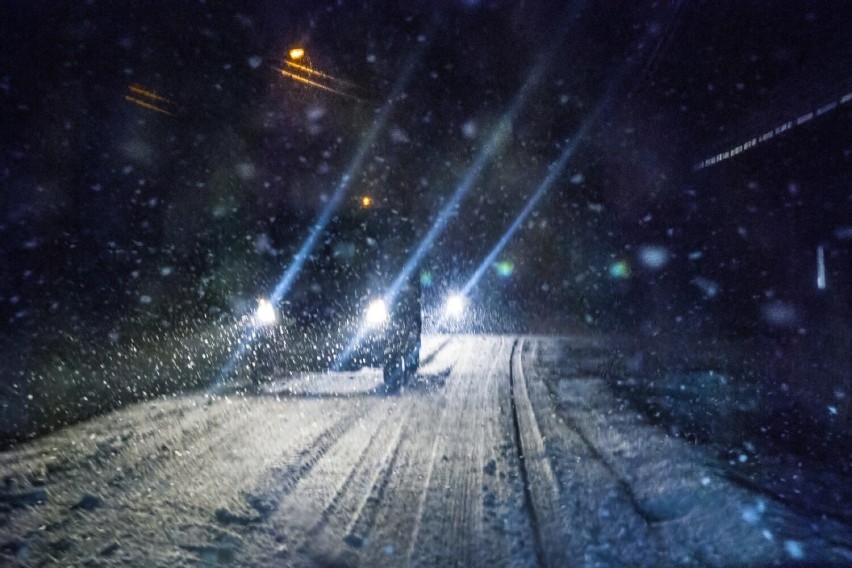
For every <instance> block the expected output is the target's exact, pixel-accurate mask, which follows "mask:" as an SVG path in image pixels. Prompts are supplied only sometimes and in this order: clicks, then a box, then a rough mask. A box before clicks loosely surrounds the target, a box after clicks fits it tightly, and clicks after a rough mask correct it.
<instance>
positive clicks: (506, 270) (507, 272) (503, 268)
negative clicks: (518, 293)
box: [494, 260, 515, 278]
mask: <svg viewBox="0 0 852 568" xmlns="http://www.w3.org/2000/svg"><path fill="white" fill-rule="evenodd" d="M494 268H496V269H497V274H499V275H500V276H502V277H503V278H508V277H509V276H511V275H512V273H513V272H515V263H513V262H512V261H510V260H501V261H500V262H498V263H497V264H495V265H494Z"/></svg>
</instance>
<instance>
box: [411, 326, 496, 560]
mask: <svg viewBox="0 0 852 568" xmlns="http://www.w3.org/2000/svg"><path fill="white" fill-rule="evenodd" d="M482 341H483V339H482V338H472V337H465V338H464V347H462V349H463V350H464V351H465V352H467V353H476V356H468V357H466V358H465V359H463V360H462V361H463V363H464V365H463V366H462V365H457V366H456V368H455V369H454V372H453V376H452V382H451V383H448V392H447V393H446V396H445V399H444V408H443V409H442V412H441V418H440V421H439V425H438V429H437V432H435V431H434V430H433V431H432V432H430V434H431V435H433V436H434V440H433V442H432V444H431V451H430V454H429V460H428V462H427V463H428V465H427V473H426V476H425V478H424V479H423V481H421V482H420V483H419V485H420V486H421V487H422V489H421V490H420V491H419V498H418V508H417V513H416V516H415V524H414V527H413V529H412V533H411V536H410V539H409V540H410V544H409V547H408V550H407V552H406V558H407V563H408V564H409V565H412V564H413V565H417V564H431V565H436V564H446V563H451V562H458V563H461V564H462V565H474V564H487V563H489V562H487V561H486V560H485V558H484V557H485V556H488V555H491V554H493V553H494V551H495V548H499V547H495V546H494V545H495V544H496V543H495V542H490V543H488V545H485V542H486V537H485V532H486V531H485V523H484V516H485V494H486V489H485V484H484V479H483V475H484V473H483V469H484V465H485V464H484V456H485V442H486V431H488V428H487V423H488V420H489V419H490V418H494V417H495V415H496V414H497V404H496V401H497V397H496V396H490V395H491V394H492V393H491V390H492V389H493V388H494V387H495V377H496V376H497V374H498V371H497V369H498V367H499V366H501V365H506V363H507V357H506V356H504V355H503V353H504V352H505V349H504V345H503V338H502V337H497V338H494V337H490V338H488V342H487V343H486V344H485V347H486V349H483V350H482V351H478V350H476V349H474V350H471V349H469V348H468V345H469V344H471V343H474V342H476V343H479V342H482ZM483 362H486V364H487V367H485V368H483ZM504 369H505V367H504ZM493 394H494V395H496V391H495V392H494V393H493ZM489 401H490V402H491V404H490V405H489ZM428 402H430V403H432V404H430V406H433V405H434V402H435V400H434V399H433V400H431V401H428ZM445 431H446V432H447V434H446V435H445V434H444V432H445ZM488 441H489V442H493V443H494V445H495V446H496V445H497V442H498V440H496V439H490V440H488ZM439 456H440V459H439ZM489 528H490V527H489ZM491 536H492V535H490V533H489V537H491ZM448 537H450V538H448Z"/></svg>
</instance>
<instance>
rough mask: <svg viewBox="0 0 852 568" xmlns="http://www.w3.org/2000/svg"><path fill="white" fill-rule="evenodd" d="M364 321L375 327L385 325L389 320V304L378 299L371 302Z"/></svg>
mask: <svg viewBox="0 0 852 568" xmlns="http://www.w3.org/2000/svg"><path fill="white" fill-rule="evenodd" d="M364 321H365V322H366V323H367V325H368V326H370V327H373V328H376V327H379V326H382V325H384V324H385V323H386V322H387V321H388V306H387V304H385V301H384V300H382V299H378V300H373V301H372V302H370V305H369V306H367V311H366V313H365V314H364Z"/></svg>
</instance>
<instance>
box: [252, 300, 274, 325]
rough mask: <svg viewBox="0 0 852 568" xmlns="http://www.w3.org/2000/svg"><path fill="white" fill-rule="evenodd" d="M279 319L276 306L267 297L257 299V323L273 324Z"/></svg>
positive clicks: (255, 312)
mask: <svg viewBox="0 0 852 568" xmlns="http://www.w3.org/2000/svg"><path fill="white" fill-rule="evenodd" d="M276 320H277V317H276V315H275V306H273V305H272V302H270V301H269V300H267V299H266V298H261V299H260V300H258V301H257V309H256V310H255V311H254V323H255V325H272V324H274V323H275V321H276Z"/></svg>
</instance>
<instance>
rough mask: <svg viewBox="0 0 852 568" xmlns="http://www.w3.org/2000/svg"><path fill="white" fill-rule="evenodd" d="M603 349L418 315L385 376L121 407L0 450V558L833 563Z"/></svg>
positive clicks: (69, 561) (821, 544) (826, 546)
mask: <svg viewBox="0 0 852 568" xmlns="http://www.w3.org/2000/svg"><path fill="white" fill-rule="evenodd" d="M608 355H609V353H608V350H607V348H606V346H605V345H604V344H603V343H599V342H597V341H596V340H593V339H589V338H579V337H564V338H540V337H519V338H516V337H498V336H432V337H428V338H426V340H425V342H424V349H423V362H422V363H423V364H422V369H421V372H420V374H419V377H418V381H417V383H416V384H415V385H413V386H411V387H409V388H407V389H406V390H405V391H404V392H402V393H400V394H398V395H385V394H382V393H381V391H380V385H381V374H380V372H379V371H376V370H363V371H360V372H357V373H328V374H307V375H301V376H297V377H295V378H288V379H286V380H284V379H282V380H279V381H276V382H273V383H271V384H270V385H269V386H268V387H266V388H264V389H262V390H261V391H260V392H255V393H252V394H243V393H240V392H231V393H221V394H218V395H215V396H211V395H210V394H204V393H198V394H193V395H187V396H181V397H177V398H173V399H167V400H157V401H149V402H146V403H141V404H137V405H134V406H131V407H128V408H125V409H123V410H120V411H117V412H114V413H112V414H110V415H107V416H103V417H101V418H98V419H95V420H91V421H89V422H86V423H83V424H80V425H77V426H74V427H70V428H67V429H65V430H63V431H60V432H58V433H55V434H53V435H50V436H47V437H44V438H41V439H39V440H35V441H33V442H31V443H28V444H25V445H22V446H19V447H17V448H15V449H13V450H9V451H6V452H4V453H2V454H0V473H2V476H3V479H4V486H3V487H2V488H0V555H2V556H0V563H2V564H12V565H14V564H16V563H19V564H21V565H45V564H47V565H52V564H59V565H94V566H99V565H139V566H142V565H144V566H150V565H159V566H180V565H227V564H233V565H287V566H291V565H292V566H299V565H305V566H312V565H339V566H347V565H364V566H378V565H384V566H393V565H414V566H456V565H457V566H492V565H495V566H504V565H507V566H537V565H543V566H628V565H629V566H669V565H672V566H673V565H701V566H706V565H710V566H771V565H791V564H794V563H798V562H809V563H815V564H816V565H821V564H833V565H839V564H847V563H849V562H850V557H849V556H848V549H847V548H845V547H844V546H843V545H842V544H841V543H838V542H837V541H835V540H833V539H831V538H830V537H829V538H826V537H824V536H819V534H820V533H818V532H816V530H815V528H814V525H813V523H810V522H809V521H808V520H807V519H803V518H801V517H798V516H797V515H795V514H794V513H792V512H791V511H789V510H786V509H785V508H784V507H782V506H781V505H780V504H778V503H776V502H774V501H772V500H771V499H769V498H767V497H765V496H763V495H759V494H755V493H750V492H748V491H747V490H745V489H743V488H741V487H738V486H734V485H731V484H730V483H729V482H727V481H726V479H725V477H724V476H723V474H722V464H720V463H719V462H717V461H716V460H715V458H712V457H711V456H709V455H708V454H707V453H704V452H702V451H701V450H700V449H698V448H696V447H695V446H690V445H688V444H686V443H685V442H683V441H682V440H678V439H674V438H670V437H668V436H666V435H665V434H664V433H663V432H662V431H661V430H658V429H657V428H655V427H653V426H651V425H649V424H647V423H646V421H644V420H643V419H642V418H641V417H640V416H638V415H637V413H636V411H635V410H631V409H630V408H629V407H627V406H626V405H624V404H623V403H621V402H619V401H618V400H617V399H616V398H615V397H614V395H613V394H612V393H611V391H610V389H609V387H608V385H607V383H606V381H605V380H604V379H603V378H602V376H603V375H602V373H601V369H602V368H603V366H605V365H606V363H607V361H608ZM841 532H842V531H841Z"/></svg>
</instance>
